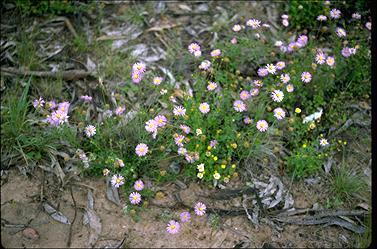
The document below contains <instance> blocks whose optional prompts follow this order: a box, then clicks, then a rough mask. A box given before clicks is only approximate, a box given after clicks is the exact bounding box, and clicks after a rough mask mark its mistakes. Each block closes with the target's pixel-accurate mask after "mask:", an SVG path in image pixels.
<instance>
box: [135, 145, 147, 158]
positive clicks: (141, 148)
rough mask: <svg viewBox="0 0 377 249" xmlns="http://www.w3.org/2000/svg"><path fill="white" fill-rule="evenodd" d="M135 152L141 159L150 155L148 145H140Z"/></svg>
mask: <svg viewBox="0 0 377 249" xmlns="http://www.w3.org/2000/svg"><path fill="white" fill-rule="evenodd" d="M135 152H136V154H137V155H138V156H139V157H141V156H145V155H146V154H147V153H148V145H146V144H144V143H140V144H138V145H137V146H136V148H135Z"/></svg>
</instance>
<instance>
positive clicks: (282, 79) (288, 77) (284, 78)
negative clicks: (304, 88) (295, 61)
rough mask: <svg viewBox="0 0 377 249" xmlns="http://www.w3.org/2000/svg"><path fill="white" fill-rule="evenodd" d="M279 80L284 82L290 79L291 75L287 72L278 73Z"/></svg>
mask: <svg viewBox="0 0 377 249" xmlns="http://www.w3.org/2000/svg"><path fill="white" fill-rule="evenodd" d="M280 80H281V82H283V83H284V84H286V83H288V82H289V81H290V80H291V77H290V76H289V74H282V75H280Z"/></svg>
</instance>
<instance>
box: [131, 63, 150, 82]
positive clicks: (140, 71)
mask: <svg viewBox="0 0 377 249" xmlns="http://www.w3.org/2000/svg"><path fill="white" fill-rule="evenodd" d="M146 69H147V67H146V65H145V64H144V63H143V62H137V63H135V64H134V65H133V66H132V74H131V78H132V82H133V83H135V84H139V83H140V81H141V80H142V78H143V75H144V73H145V71H146Z"/></svg>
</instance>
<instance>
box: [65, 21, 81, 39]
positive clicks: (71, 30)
mask: <svg viewBox="0 0 377 249" xmlns="http://www.w3.org/2000/svg"><path fill="white" fill-rule="evenodd" d="M64 23H65V25H66V26H67V28H68V29H69V31H70V32H71V33H72V35H73V36H74V37H75V38H77V37H78V35H77V33H76V30H75V28H74V27H73V25H72V23H71V22H70V21H69V19H68V18H65V19H64Z"/></svg>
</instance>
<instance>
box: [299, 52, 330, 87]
mask: <svg viewBox="0 0 377 249" xmlns="http://www.w3.org/2000/svg"><path fill="white" fill-rule="evenodd" d="M315 61H316V63H317V64H319V65H322V64H324V63H325V62H326V64H327V65H329V66H330V67H333V66H334V65H335V58H334V57H333V56H327V55H325V54H324V53H323V52H322V51H321V50H319V51H318V53H317V54H316V56H315ZM303 81H304V80H303ZM304 82H305V81H304Z"/></svg>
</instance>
